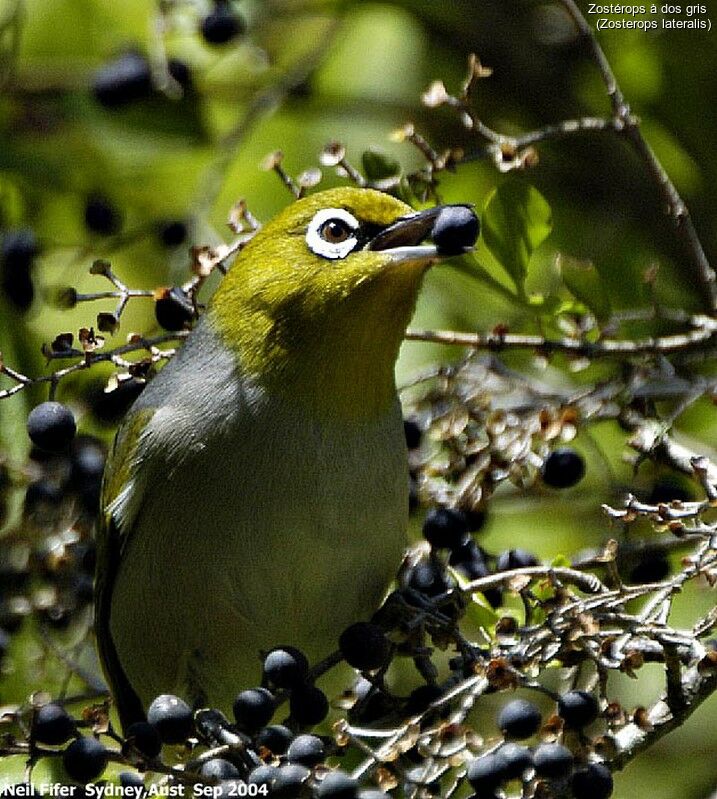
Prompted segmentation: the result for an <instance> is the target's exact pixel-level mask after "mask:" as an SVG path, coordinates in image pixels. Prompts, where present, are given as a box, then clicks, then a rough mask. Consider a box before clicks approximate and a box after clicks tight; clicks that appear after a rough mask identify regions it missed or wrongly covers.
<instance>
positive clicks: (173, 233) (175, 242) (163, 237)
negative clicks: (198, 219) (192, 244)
mask: <svg viewBox="0 0 717 799" xmlns="http://www.w3.org/2000/svg"><path fill="white" fill-rule="evenodd" d="M157 236H158V237H159V241H160V242H161V244H162V245H163V246H164V247H179V245H180V244H183V243H184V242H185V241H186V239H187V225H186V223H184V222H182V220H181V219H174V220H170V221H167V222H160V223H159V224H158V226H157Z"/></svg>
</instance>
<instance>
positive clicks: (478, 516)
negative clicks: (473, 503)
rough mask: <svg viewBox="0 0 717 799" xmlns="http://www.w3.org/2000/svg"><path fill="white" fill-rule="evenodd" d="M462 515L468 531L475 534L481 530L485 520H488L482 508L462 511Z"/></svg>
mask: <svg viewBox="0 0 717 799" xmlns="http://www.w3.org/2000/svg"><path fill="white" fill-rule="evenodd" d="M463 515H464V516H465V517H466V523H467V524H468V530H469V531H470V532H471V533H477V532H478V531H479V530H480V529H482V527H483V525H484V524H485V523H486V519H487V518H488V514H487V513H486V511H485V510H484V509H482V508H473V509H472V510H464V511H463Z"/></svg>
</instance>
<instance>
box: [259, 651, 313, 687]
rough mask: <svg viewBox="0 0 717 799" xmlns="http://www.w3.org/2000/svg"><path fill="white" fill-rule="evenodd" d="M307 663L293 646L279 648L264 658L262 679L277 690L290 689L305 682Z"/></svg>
mask: <svg viewBox="0 0 717 799" xmlns="http://www.w3.org/2000/svg"><path fill="white" fill-rule="evenodd" d="M308 672H309V661H308V660H307V659H306V655H304V653H303V652H302V651H301V650H300V649H297V648H296V647H295V646H279V647H277V648H276V649H272V650H271V651H270V652H269V653H268V654H267V656H266V657H265V658H264V677H265V678H266V679H267V680H268V681H269V682H270V683H272V684H273V685H275V686H276V687H277V688H292V687H293V686H295V685H299V684H300V683H302V682H304V681H305V680H306V675H307V674H308Z"/></svg>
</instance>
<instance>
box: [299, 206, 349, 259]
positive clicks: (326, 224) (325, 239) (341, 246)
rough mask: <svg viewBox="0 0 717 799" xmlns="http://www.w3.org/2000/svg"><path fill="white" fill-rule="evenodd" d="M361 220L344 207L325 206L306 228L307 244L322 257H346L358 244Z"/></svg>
mask: <svg viewBox="0 0 717 799" xmlns="http://www.w3.org/2000/svg"><path fill="white" fill-rule="evenodd" d="M358 229H359V222H358V219H356V217H355V216H353V215H352V214H350V213H349V212H348V211H346V210H344V209H343V208H324V209H322V210H321V211H317V212H316V213H315V214H314V217H313V219H312V220H311V222H309V226H308V227H307V229H306V244H307V245H308V247H309V249H310V250H311V251H312V252H313V253H316V255H320V256H321V257H322V258H330V259H332V260H333V259H337V258H345V257H346V256H347V255H348V254H349V253H350V252H351V251H352V250H353V249H354V248H355V247H356V244H357V238H356V233H357V231H358Z"/></svg>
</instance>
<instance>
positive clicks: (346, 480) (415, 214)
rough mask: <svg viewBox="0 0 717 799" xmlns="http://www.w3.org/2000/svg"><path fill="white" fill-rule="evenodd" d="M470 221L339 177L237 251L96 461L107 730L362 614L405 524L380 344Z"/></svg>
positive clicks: (398, 553)
mask: <svg viewBox="0 0 717 799" xmlns="http://www.w3.org/2000/svg"><path fill="white" fill-rule="evenodd" d="M456 220H457V222H456ZM439 221H440V222H441V225H440V227H441V230H440V234H438V233H435V234H434V241H433V243H430V242H427V241H426V240H427V239H428V238H429V237H430V236H431V233H432V231H435V230H437V229H438V227H439V225H438V222H439ZM477 225H478V222H477V218H476V216H475V214H474V213H473V211H472V210H471V209H470V208H468V207H467V206H436V207H432V208H428V209H425V210H422V211H415V210H413V209H412V208H411V207H410V206H409V205H407V204H405V203H403V202H402V201H401V200H399V199H396V198H395V197H393V196H391V195H389V194H387V193H383V192H379V191H376V190H373V189H368V188H359V187H339V188H334V189H327V190H324V191H320V192H317V193H315V194H312V195H309V196H306V197H303V198H301V199H298V200H296V201H295V202H292V203H291V204H289V205H288V206H287V207H286V208H285V209H284V210H283V211H281V212H280V213H279V214H278V215H277V216H276V217H274V218H273V219H272V220H270V221H269V222H268V223H267V224H266V225H264V226H263V227H262V228H261V229H260V230H259V231H258V232H257V233H256V235H255V236H254V237H253V238H252V239H251V240H250V241H249V242H248V243H247V244H246V246H245V247H244V248H243V249H242V250H241V251H240V253H239V254H238V256H237V258H236V259H235V261H234V263H233V264H232V266H231V268H230V269H229V270H228V271H227V274H226V275H225V276H224V277H223V279H222V281H221V283H220V285H219V287H218V289H217V290H216V292H215V293H214V295H213V296H212V298H211V299H210V301H209V303H208V305H207V307H206V310H205V311H204V313H202V314H201V316H200V318H199V320H198V322H197V323H196V325H195V326H194V328H193V329H192V330H191V331H190V333H189V335H188V336H187V338H186V341H185V343H184V344H183V345H182V346H181V347H180V348H179V350H178V352H177V353H176V354H175V355H174V356H173V357H172V358H171V359H170V360H169V362H168V363H167V364H166V365H165V366H164V367H163V368H162V369H161V370H159V372H158V374H157V375H156V376H155V377H154V378H153V379H152V380H150V381H149V382H148V384H147V386H146V387H145V389H144V391H143V392H142V394H141V395H140V396H139V398H138V399H137V400H136V401H135V403H134V405H133V406H132V407H131V408H130V410H129V411H128V413H127V415H126V416H125V418H124V419H123V421H122V423H121V424H120V427H119V429H118V431H117V433H116V436H115V440H114V444H113V446H112V448H111V452H110V453H109V456H108V460H107V465H106V469H105V474H104V478H103V488H102V504H101V507H102V509H101V519H100V523H99V529H98V534H97V573H96V600H95V630H96V635H97V642H98V650H99V656H100V661H101V663H102V666H103V669H104V672H105V675H106V678H107V681H108V683H109V687H110V690H111V693H112V696H113V698H114V701H115V704H116V706H117V710H118V713H119V717H120V721H121V723H122V726H123V728H125V729H126V728H127V727H128V725H130V724H131V723H133V722H135V721H138V720H142V719H144V718H145V717H146V712H147V707H148V705H149V704H150V703H151V702H152V700H153V699H154V697H156V696H157V695H160V694H163V693H172V694H175V695H178V696H180V697H182V698H183V699H184V700H185V701H187V702H188V703H190V704H191V705H192V706H194V707H200V706H210V707H213V708H219V709H224V710H226V709H227V708H231V705H232V701H233V699H234V697H235V696H236V694H237V692H238V691H239V690H241V688H243V687H246V686H247V685H252V684H257V683H258V679H259V678H260V676H261V660H260V656H261V655H260V653H262V652H266V651H268V650H269V649H270V648H271V647H273V646H277V645H287V646H288V645H290V646H294V647H297V648H299V649H300V650H302V651H303V652H304V653H305V654H306V655H307V656H308V657H309V658H311V659H319V658H323V657H326V656H327V655H329V654H330V653H331V652H332V651H334V650H335V649H336V642H337V640H338V637H339V635H340V633H341V632H342V630H343V629H345V628H346V627H347V626H348V625H350V624H352V623H354V622H356V621H359V620H364V619H366V618H368V617H370V615H371V614H372V613H373V612H374V611H375V610H376V608H377V607H378V605H379V604H380V601H381V599H382V597H383V596H384V595H385V592H386V590H387V588H388V586H389V584H390V582H391V579H392V578H393V576H394V575H395V573H396V571H397V569H398V567H399V565H400V562H401V558H402V555H403V552H404V549H405V546H406V535H407V525H408V504H409V503H408V465H407V450H406V442H405V436H404V428H403V416H402V410H401V405H400V402H399V399H398V395H397V390H396V384H395V377H394V367H395V363H396V359H397V357H398V352H399V348H400V346H401V343H402V340H403V337H404V334H405V330H406V327H407V325H408V324H409V321H410V319H411V316H412V314H413V312H414V308H415V304H416V301H417V297H418V293H419V289H420V286H421V283H422V280H423V277H424V275H425V273H426V272H427V270H428V269H429V268H430V267H431V266H432V265H433V264H435V263H437V262H439V261H441V260H443V259H444V258H445V257H446V256H448V255H454V254H460V253H461V252H464V251H468V250H469V249H470V248H471V246H472V245H473V243H474V242H475V238H476V235H477ZM436 242H439V244H437V243H436ZM439 245H440V246H439Z"/></svg>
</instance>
